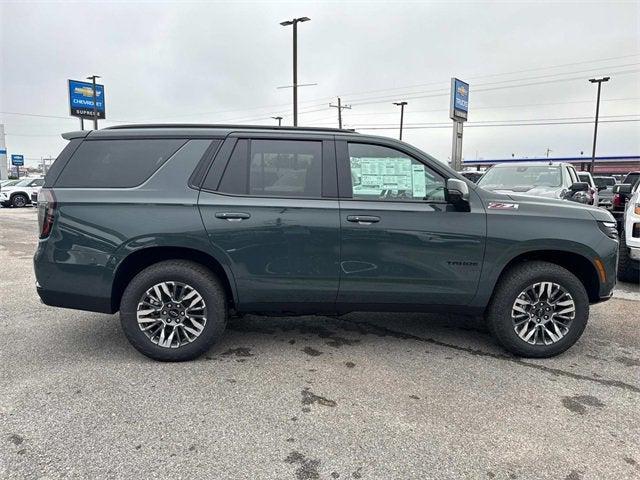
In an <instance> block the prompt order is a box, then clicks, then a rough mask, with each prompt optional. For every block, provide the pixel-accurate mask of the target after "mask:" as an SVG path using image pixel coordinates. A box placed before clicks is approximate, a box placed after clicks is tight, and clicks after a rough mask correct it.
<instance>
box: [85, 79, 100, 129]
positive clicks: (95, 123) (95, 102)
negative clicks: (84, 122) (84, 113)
mask: <svg viewBox="0 0 640 480" xmlns="http://www.w3.org/2000/svg"><path fill="white" fill-rule="evenodd" d="M96 78H100V75H91V76H90V77H87V80H91V82H92V83H93V129H94V130H98V95H97V93H96Z"/></svg>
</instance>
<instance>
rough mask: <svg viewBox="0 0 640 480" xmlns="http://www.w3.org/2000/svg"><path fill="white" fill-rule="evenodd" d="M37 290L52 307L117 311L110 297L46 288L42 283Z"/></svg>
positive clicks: (104, 311)
mask: <svg viewBox="0 0 640 480" xmlns="http://www.w3.org/2000/svg"><path fill="white" fill-rule="evenodd" d="M36 290H37V292H38V296H39V297H40V300H42V303H44V304H45V305H49V306H50V307H60V308H72V309H74V310H86V311H89V312H99V313H115V312H114V311H113V309H112V308H111V300H110V299H109V298H102V297H90V296H87V295H77V294H73V293H67V292H56V291H53V290H46V289H44V288H42V287H41V286H40V285H36Z"/></svg>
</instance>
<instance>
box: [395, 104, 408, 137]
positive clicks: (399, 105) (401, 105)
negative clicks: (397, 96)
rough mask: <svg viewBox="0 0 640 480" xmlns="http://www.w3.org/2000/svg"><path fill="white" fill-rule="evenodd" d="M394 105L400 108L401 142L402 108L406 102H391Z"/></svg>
mask: <svg viewBox="0 0 640 480" xmlns="http://www.w3.org/2000/svg"><path fill="white" fill-rule="evenodd" d="M393 104H394V105H397V106H398V107H400V140H402V124H403V123H404V106H405V105H407V102H393Z"/></svg>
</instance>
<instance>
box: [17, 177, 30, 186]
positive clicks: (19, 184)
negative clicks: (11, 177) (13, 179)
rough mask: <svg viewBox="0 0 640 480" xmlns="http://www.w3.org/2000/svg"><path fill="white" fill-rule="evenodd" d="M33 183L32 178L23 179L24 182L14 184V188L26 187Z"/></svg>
mask: <svg viewBox="0 0 640 480" xmlns="http://www.w3.org/2000/svg"><path fill="white" fill-rule="evenodd" d="M32 181H33V178H25V179H24V180H20V181H19V182H18V183H16V184H15V186H16V187H26V186H27V185H29V184H30V183H31V182H32Z"/></svg>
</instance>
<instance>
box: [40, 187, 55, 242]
mask: <svg viewBox="0 0 640 480" xmlns="http://www.w3.org/2000/svg"><path fill="white" fill-rule="evenodd" d="M55 213H56V196H55V195H54V193H53V190H50V189H48V188H43V189H42V190H40V191H39V192H38V225H39V227H40V238H47V237H48V236H49V234H50V233H51V228H52V227H53V221H54V219H55Z"/></svg>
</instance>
